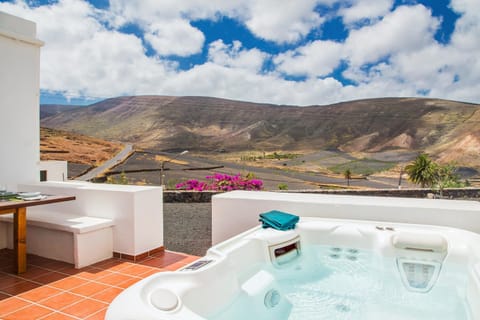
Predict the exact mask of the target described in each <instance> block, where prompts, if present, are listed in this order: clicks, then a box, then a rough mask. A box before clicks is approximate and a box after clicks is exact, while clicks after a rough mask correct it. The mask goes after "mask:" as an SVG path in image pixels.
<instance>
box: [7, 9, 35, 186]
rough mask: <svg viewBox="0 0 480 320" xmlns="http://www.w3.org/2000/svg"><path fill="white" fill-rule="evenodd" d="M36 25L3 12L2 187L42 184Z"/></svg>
mask: <svg viewBox="0 0 480 320" xmlns="http://www.w3.org/2000/svg"><path fill="white" fill-rule="evenodd" d="M42 45H43V42H41V41H39V40H38V39H37V38H36V25H35V23H33V22H31V21H27V20H24V19H21V18H18V17H15V16H12V15H9V14H6V13H4V12H0V57H1V58H0V136H1V137H2V140H1V142H0V147H1V148H2V153H1V156H0V168H1V169H0V185H2V186H6V187H7V188H8V189H9V190H15V189H16V186H17V184H19V183H32V182H36V181H39V179H40V178H39V176H40V173H39V169H38V162H39V160H40V144H39V140H40V138H39V137H40V120H39V77H40V47H41V46H42Z"/></svg>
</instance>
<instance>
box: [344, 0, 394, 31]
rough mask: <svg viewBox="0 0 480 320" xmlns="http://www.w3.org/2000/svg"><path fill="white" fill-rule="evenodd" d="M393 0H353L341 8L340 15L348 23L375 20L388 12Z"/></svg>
mask: <svg viewBox="0 0 480 320" xmlns="http://www.w3.org/2000/svg"><path fill="white" fill-rule="evenodd" d="M392 5H393V0H355V1H353V4H351V5H350V6H349V7H346V8H342V9H341V10H340V15H341V16H342V17H343V21H344V22H345V23H346V24H348V25H350V24H354V23H357V22H362V21H364V20H376V19H378V18H380V17H383V16H385V15H386V14H387V13H389V12H390V8H391V7H392Z"/></svg>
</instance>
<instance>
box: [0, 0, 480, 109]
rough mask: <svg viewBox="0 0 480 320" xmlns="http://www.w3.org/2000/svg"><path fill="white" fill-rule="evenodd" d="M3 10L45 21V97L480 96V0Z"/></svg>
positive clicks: (13, 5)
mask: <svg viewBox="0 0 480 320" xmlns="http://www.w3.org/2000/svg"><path fill="white" fill-rule="evenodd" d="M0 11H4V12H7V13H10V14H14V15H17V16H19V17H22V18H25V19H28V20H31V21H34V22H36V24H37V37H38V38H39V39H40V40H42V41H44V42H45V45H44V46H43V47H42V49H41V58H40V59H41V62H40V90H41V91H40V93H41V97H40V102H41V103H68V104H90V103H94V102H96V101H99V100H103V99H105V98H110V97H117V96H125V95H174V96H212V97H219V98H227V99H235V100H244V101H252V102H263V103H274V104H289V105H299V106H306V105H324V104H331V103H336V102H341V101H349V100H358V99H365V98H376V97H432V98H442V99H449V100H456V101H464V102H472V103H480V1H479V0H294V1H292V0H58V1H53V0H33V1H25V0H18V1H6V0H0ZM0 55H1V53H0Z"/></svg>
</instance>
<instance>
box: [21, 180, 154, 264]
mask: <svg viewBox="0 0 480 320" xmlns="http://www.w3.org/2000/svg"><path fill="white" fill-rule="evenodd" d="M19 190H20V191H32V192H33V191H40V192H42V193H44V194H51V195H70V196H75V197H76V200H75V201H69V202H62V203H56V204H49V205H44V206H39V207H31V208H28V210H27V220H28V212H30V210H32V211H35V210H37V211H45V210H49V211H53V212H58V213H59V214H62V213H66V214H76V215H85V216H91V217H99V218H106V219H111V220H113V223H114V227H113V250H114V252H117V253H121V254H127V255H132V256H137V255H140V254H143V253H145V252H148V251H151V250H155V249H158V248H160V247H163V192H162V188H161V187H147V186H131V185H115V184H97V183H90V182H77V181H68V182H53V181H47V182H41V183H36V184H28V185H19Z"/></svg>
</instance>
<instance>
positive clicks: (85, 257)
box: [0, 208, 114, 268]
mask: <svg viewBox="0 0 480 320" xmlns="http://www.w3.org/2000/svg"><path fill="white" fill-rule="evenodd" d="M35 209H37V208H35ZM0 224H6V230H7V235H6V236H7V247H8V248H13V215H11V214H10V215H0ZM113 225H114V223H113V221H112V220H111V219H106V218H98V217H90V216H82V215H75V214H68V213H59V212H55V211H40V210H28V212H27V252H28V253H31V254H35V255H39V256H42V257H46V258H50V259H54V260H60V261H65V262H68V263H72V264H74V265H75V268H82V267H85V266H88V265H91V264H93V263H96V262H99V261H102V260H105V259H108V258H111V257H112V255H113V231H112V227H113Z"/></svg>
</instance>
